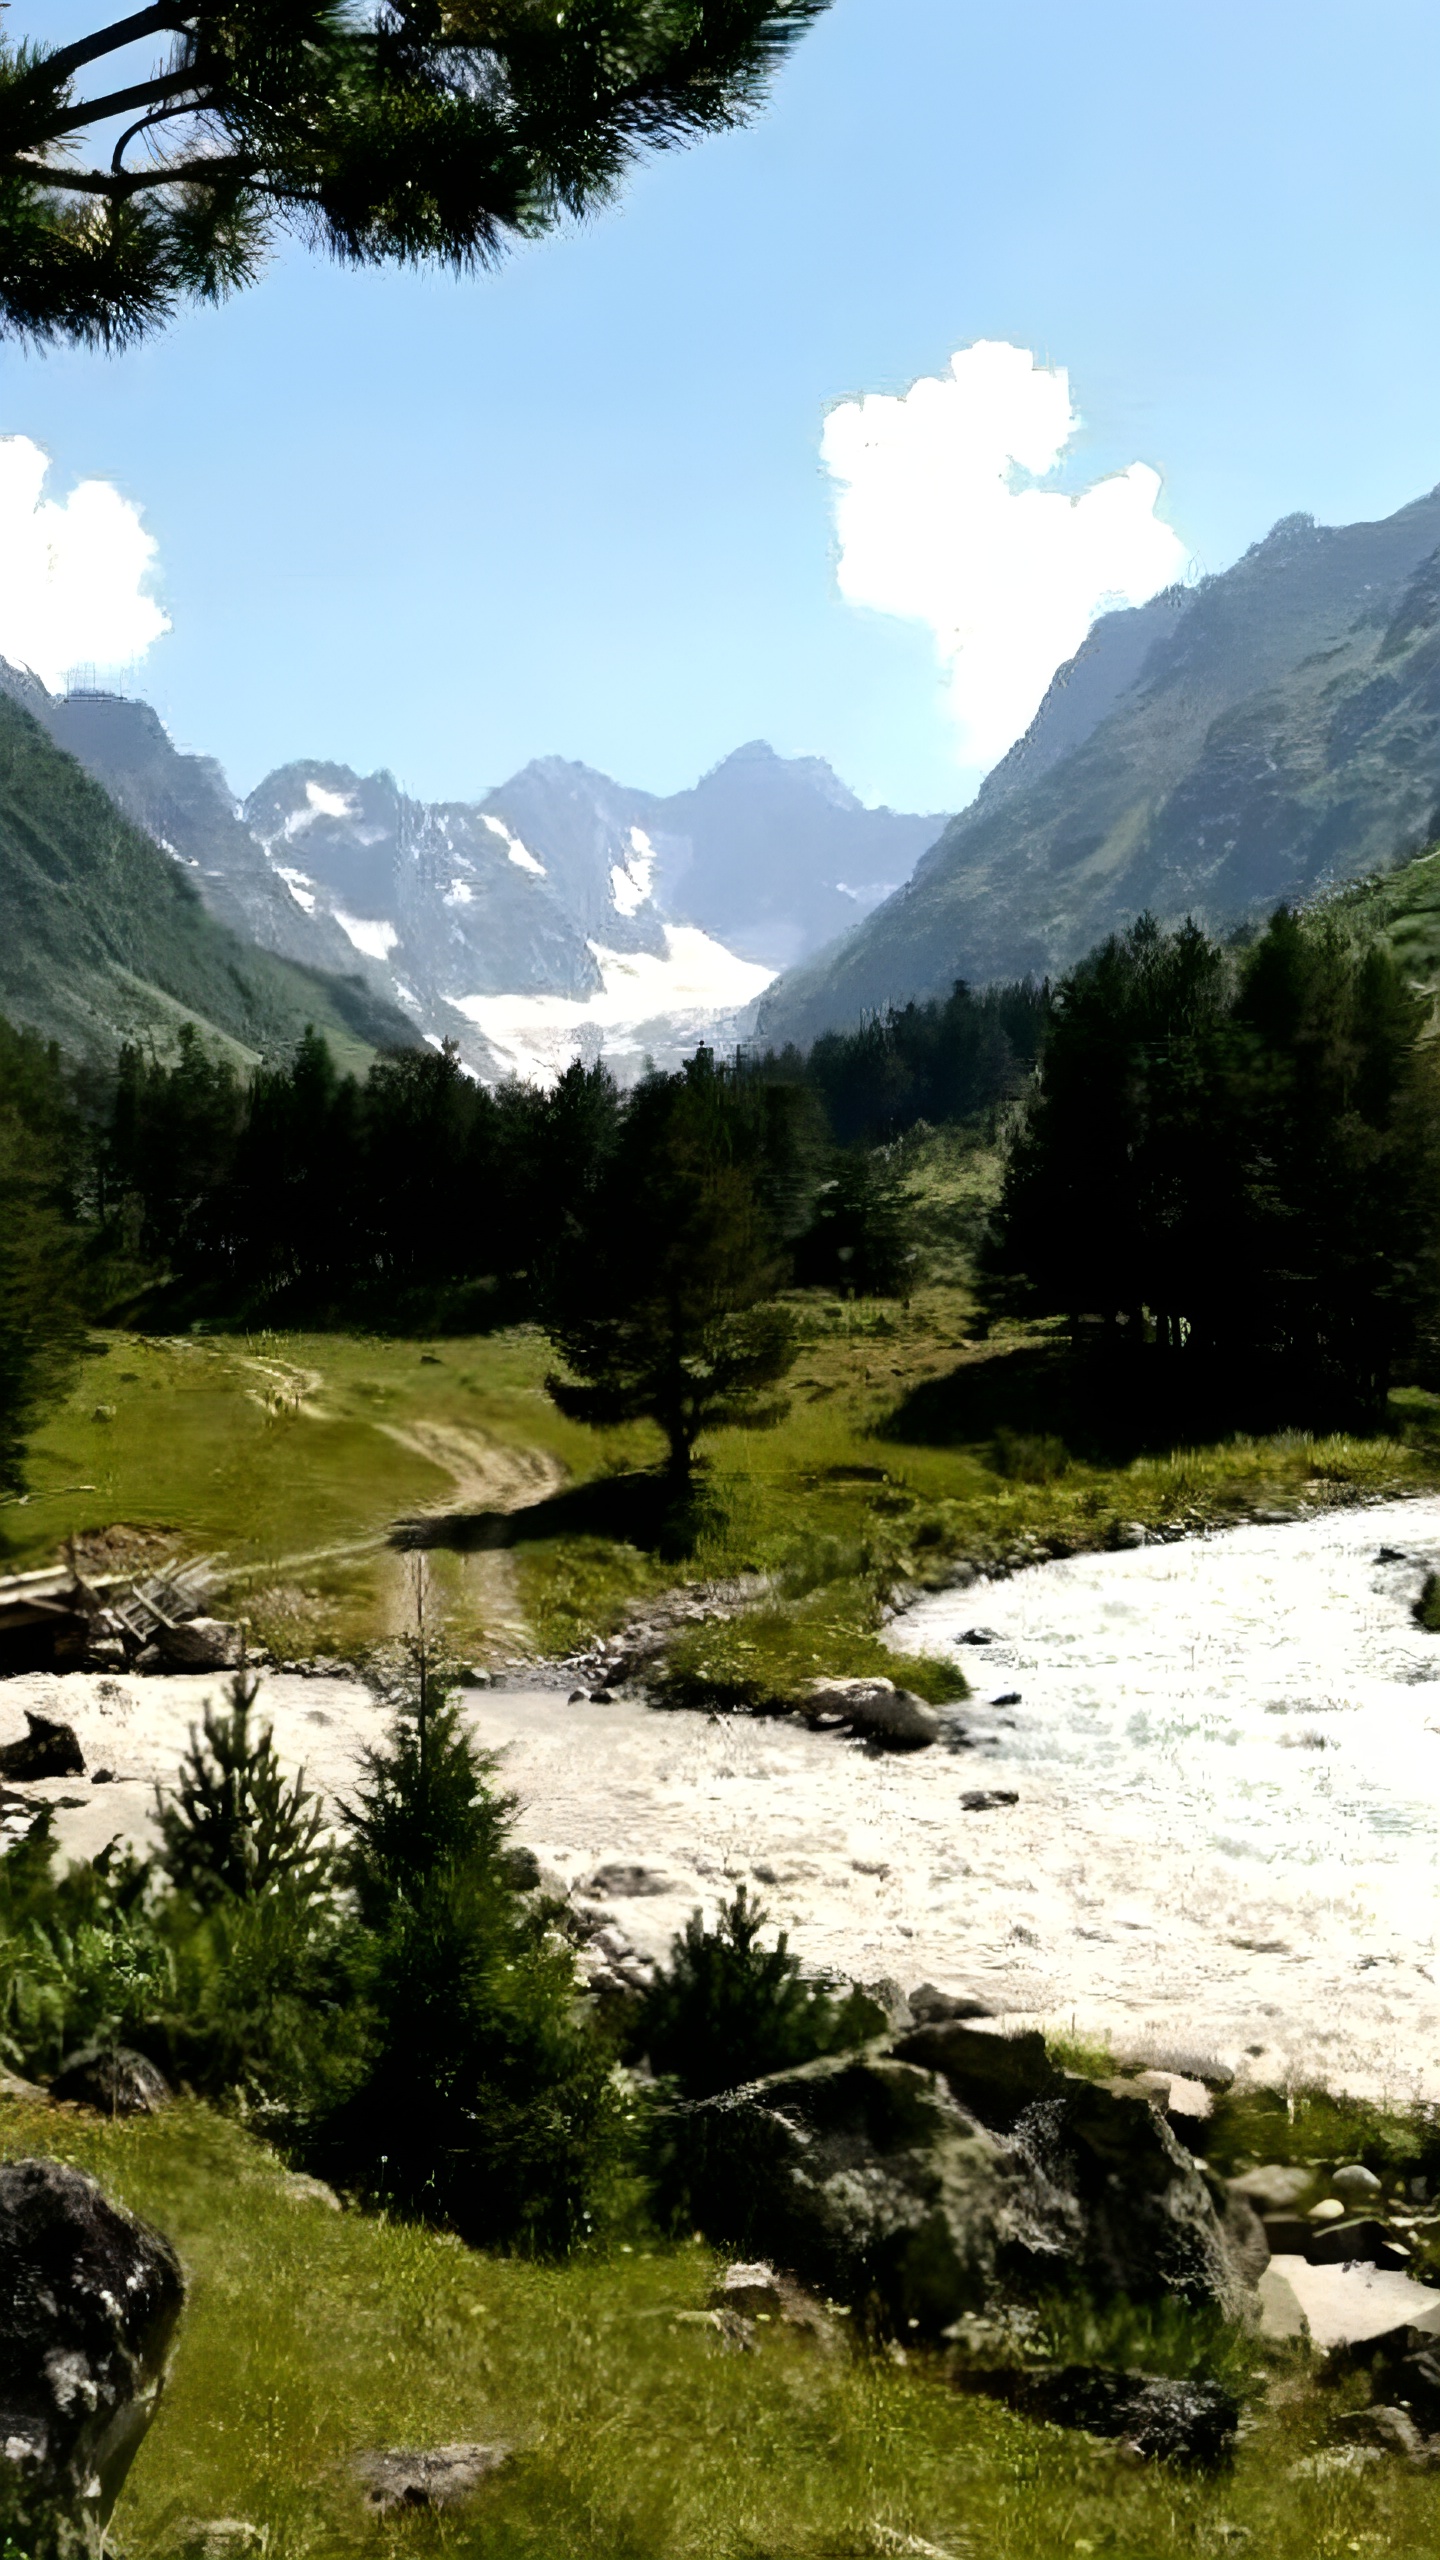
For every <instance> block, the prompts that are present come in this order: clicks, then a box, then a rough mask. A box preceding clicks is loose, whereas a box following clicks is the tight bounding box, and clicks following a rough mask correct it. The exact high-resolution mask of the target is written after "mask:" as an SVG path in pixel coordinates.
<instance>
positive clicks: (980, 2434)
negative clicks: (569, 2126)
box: [0, 2101, 1440, 2560]
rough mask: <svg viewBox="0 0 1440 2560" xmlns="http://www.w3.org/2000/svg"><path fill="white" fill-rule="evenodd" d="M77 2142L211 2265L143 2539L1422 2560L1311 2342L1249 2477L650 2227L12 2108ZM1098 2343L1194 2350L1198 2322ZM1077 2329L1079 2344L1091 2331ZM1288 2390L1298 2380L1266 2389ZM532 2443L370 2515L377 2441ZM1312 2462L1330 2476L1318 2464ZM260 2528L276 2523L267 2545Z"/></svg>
mask: <svg viewBox="0 0 1440 2560" xmlns="http://www.w3.org/2000/svg"><path fill="white" fill-rule="evenodd" d="M37 2154H39V2155H41V2156H48V2157H51V2158H58V2159H63V2160H68V2161H73V2162H74V2163H75V2164H76V2165H77V2166H79V2167H81V2168H83V2169H86V2170H89V2171H90V2172H91V2173H92V2174H93V2175H96V2176H98V2177H99V2178H100V2179H101V2180H102V2182H103V2183H104V2185H105V2186H106V2188H107V2189H108V2191H109V2192H110V2193H111V2194H113V2195H115V2196H117V2197H119V2198H120V2199H121V2200H122V2201H123V2202H124V2203H126V2204H128V2205H130V2206H131V2207H132V2208H134V2209H135V2210H136V2211H137V2212H140V2213H142V2214H144V2215H146V2216H147V2217H148V2218H149V2219H150V2220H151V2221H153V2222H154V2223H156V2224H158V2225H159V2227H160V2228H161V2229H162V2230H164V2231H165V2232H167V2233H168V2234H169V2235H170V2237H171V2238H172V2239H173V2241H174V2242H175V2245H176V2247H177V2248H178V2250H179V2253H180V2256H181V2259H182V2261H183V2263H184V2266H185V2268H186V2271H187V2274H188V2277H189V2281H190V2288H191V2291H190V2301H189V2305H188V2308H187V2310H186V2313H185V2316H184V2319H183V2321H182V2324H181V2328H180V2332H179V2339H178V2344H177V2350H176V2356H175V2364H174V2370H173V2376H172V2380H171V2383H170V2387H169V2389H168V2390H167V2392H166V2394H165V2397H164V2399H163V2401H162V2402H161V2406H160V2410H159V2413H158V2416H157V2418H156V2420H155V2423H154V2426H153V2427H152V2429H151V2432H150V2434H149V2436H148V2438H147V2439H146V2441H145V2443H144V2444H143V2445H142V2447H141V2449H140V2453H139V2456H138V2459H137V2461H136V2463H135V2467H134V2470H133V2472H132V2473H131V2476H130V2479H129V2481H128V2483H127V2485H126V2488H125V2490H124V2493H123V2495H122V2498H121V2501H120V2505H119V2507H118V2509H117V2512H116V2516H115V2522H114V2528H113V2530H114V2536H115V2540H116V2542H117V2544H118V2547H119V2548H120V2549H121V2550H122V2551H124V2552H125V2553H127V2554H128V2555H130V2560H180V2555H183V2554H185V2553H187V2552H193V2551H196V2550H199V2549H202V2548H210V2547H214V2548H219V2547H221V2541H222V2537H221V2534H220V2532H219V2531H218V2530H217V2531H216V2533H215V2534H214V2537H213V2542H207V2540H206V2537H205V2534H204V2528H205V2526H206V2525H207V2524H212V2523H218V2520H219V2519H220V2518H227V2519H230V2521H229V2523H228V2524H227V2525H226V2527H225V2528H224V2543H223V2547H224V2548H226V2549H232V2548H234V2549H239V2548H242V2547H243V2548H254V2549H255V2550H257V2551H268V2552H269V2553H270V2554H271V2555H272V2556H273V2560H311V2556H312V2555H313V2560H321V2555H323V2560H348V2555H350V2554H352V2553H353V2554H354V2555H356V2560H360V2555H362V2554H376V2555H381V2560H392V2555H393V2560H400V2555H402V2554H410V2555H416V2554H420V2553H439V2552H448V2553H451V2554H454V2555H456V2560H469V2555H472V2554H473V2555H474V2560H480V2555H481V2554H484V2555H485V2560H561V2555H563V2556H564V2560H885V2555H887V2554H893V2555H903V2554H905V2553H907V2552H908V2553H912V2554H916V2555H924V2554H928V2555H931V2560H962V2555H963V2560H1058V2555H1061V2554H1069V2553H1077V2554H1081V2555H1090V2554H1095V2555H1100V2560H1152V2555H1153V2560H1159V2555H1160V2554H1162V2553H1163V2554H1166V2555H1168V2560H1215V2555H1217V2554H1220V2553H1230V2552H1233V2551H1236V2550H1243V2551H1244V2552H1245V2553H1246V2554H1247V2555H1249V2560H1347V2555H1353V2554H1356V2553H1360V2554H1370V2553H1373V2554H1376V2555H1379V2554H1381V2553H1384V2554H1388V2555H1390V2560H1422V2555H1426V2554H1430V2553H1433V2551H1434V2549H1435V2544H1436V2534H1437V2527H1440V2482H1437V2480H1436V2479H1435V2477H1434V2475H1433V2474H1426V2473H1417V2472H1414V2471H1410V2470H1407V2469H1406V2468H1405V2467H1404V2466H1403V2465H1402V2464H1400V2463H1399V2462H1394V2461H1391V2462H1385V2463H1377V2464H1376V2465H1375V2466H1374V2468H1373V2469H1360V2468H1358V2467H1357V2468H1349V2469H1347V2468H1345V2467H1343V2466H1339V2467H1327V2466H1326V2464H1325V2463H1324V2462H1323V2461H1322V2462H1321V2463H1320V2464H1319V2465H1314V2457H1315V2455H1316V2453H1317V2452H1323V2451H1324V2450H1325V2449H1326V2448H1328V2447H1329V2446H1331V2445H1333V2443H1334V2441H1335V2438H1334V2433H1333V2430H1334V2426H1335V2421H1336V2418H1337V2417H1338V2416H1339V2415H1340V2414H1341V2412H1342V2411H1343V2410H1344V2409H1346V2408H1348V2407H1350V2406H1352V2405H1354V2403H1355V2401H1356V2399H1357V2398H1358V2396H1359V2386H1357V2385H1356V2384H1354V2383H1351V2384H1349V2385H1342V2386H1341V2387H1340V2388H1339V2389H1338V2390H1336V2389H1335V2388H1334V2387H1331V2388H1330V2389H1327V2390H1321V2389H1318V2388H1317V2387H1316V2385H1315V2383H1314V2382H1313V2381H1312V2380H1310V2379H1309V2378H1308V2375H1307V2369H1306V2363H1305V2359H1304V2358H1303V2356H1300V2355H1299V2354H1294V2355H1284V2356H1281V2357H1279V2358H1277V2359H1276V2360H1275V2361H1274V2362H1273V2363H1272V2364H1271V2366H1270V2369H1269V2372H1268V2374H1267V2373H1266V2372H1265V2370H1264V2369H1263V2368H1261V2369H1260V2370H1257V2371H1256V2373H1255V2375H1254V2382H1253V2384H1252V2394H1253V2396H1252V2399H1251V2411H1250V2415H1249V2417H1248V2419H1247V2422H1246V2433H1245V2434H1244V2436H1243V2437H1242V2440H1241V2443H1240V2446H1239V2450H1238V2455H1237V2459H1236V2463H1235V2467H1234V2470H1233V2471H1232V2472H1222V2473H1221V2474H1219V2475H1218V2476H1213V2477H1206V2476H1205V2475H1203V2474H1198V2475H1197V2474H1193V2473H1186V2472H1183V2471H1176V2470H1173V2469H1171V2468H1169V2467H1168V2466H1166V2465H1164V2464H1161V2463H1156V2464H1152V2465H1144V2466H1141V2467H1139V2468H1136V2467H1133V2466H1131V2465H1129V2464H1127V2462H1126V2460H1125V2458H1124V2455H1123V2453H1121V2452H1120V2451H1118V2450H1117V2448H1116V2447H1115V2446H1114V2445H1111V2444H1106V2443H1103V2442H1101V2441H1099V2440H1095V2439H1092V2438H1089V2437H1087V2436H1085V2435H1082V2434H1079V2433H1073V2432H1069V2431H1067V2430H1065V2429H1062V2428H1059V2427H1048V2426H1040V2425H1036V2424H1033V2423H1031V2422H1030V2421H1028V2420H1026V2419H1024V2418H1020V2417H1017V2416H1012V2414H1011V2413H1010V2412H1009V2411H1008V2410H1006V2409H1004V2408H1002V2407H1000V2406H998V2405H997V2404H995V2403H992V2402H988V2401H985V2400H981V2399H976V2398H973V2397H971V2396H969V2395H968V2394H961V2393H958V2392H956V2391H955V2390H954V2389H953V2388H951V2386H950V2385H949V2383H948V2381H947V2379H946V2375H945V2368H944V2362H943V2360H942V2359H941V2358H939V2357H935V2356H927V2355H919V2354H916V2353H914V2352H911V2353H910V2354H909V2355H908V2356H907V2355H905V2354H903V2353H900V2352H899V2351H893V2350H892V2352H891V2353H889V2354H887V2353H884V2352H878V2351H877V2352H869V2351H867V2350H866V2349H865V2348H864V2347H863V2345H861V2344H860V2343H859V2342H858V2341H856V2340H854V2339H852V2338H851V2336H850V2335H849V2331H848V2328H847V2326H846V2325H845V2324H844V2323H837V2324H836V2327H837V2330H838V2333H839V2334H838V2337H837V2338H836V2340H835V2341H834V2342H833V2343H832V2344H829V2345H828V2346H827V2344H826V2343H825V2342H824V2341H822V2340H821V2339H819V2338H817V2337H815V2336H813V2335H811V2334H809V2333H807V2332H805V2331H798V2330H791V2329H786V2328H782V2327H780V2326H779V2325H777V2324H773V2323H772V2324H767V2325H766V2326H764V2327H762V2328H759V2329H758V2330H757V2341H756V2346H755V2349H754V2351H753V2352H752V2353H750V2354H745V2355H737V2354H734V2353H730V2352H727V2349H726V2345H725V2342H724V2341H723V2340H722V2339H721V2338H720V2337H719V2336H717V2335H716V2333H715V2331H714V2330H713V2329H712V2328H710V2327H709V2326H708V2325H707V2323H706V2321H705V2319H704V2316H703V2315H704V2306H705V2303H706V2299H707V2295H708V2290H709V2286H710V2284H711V2282H712V2280H713V2277H714V2274H715V2272H716V2269H717V2266H718V2264H719V2263H720V2262H719V2261H718V2260H717V2258H716V2256H715V2254H714V2253H713V2252H712V2251H711V2250H709V2249H707V2248H704V2247H702V2246H700V2245H698V2244H695V2243H690V2242H686V2243H682V2244H680V2245H678V2246H674V2247H664V2246H660V2245H657V2244H656V2242H655V2241H654V2240H653V2239H651V2238H649V2237H647V2236H646V2235H645V2234H644V2233H643V2232H641V2231H638V2230H637V2232H636V2234H635V2238H634V2242H633V2244H632V2245H631V2246H630V2247H628V2248H626V2247H623V2246H622V2247H620V2248H618V2249H614V2250H611V2251H609V2252H606V2253H601V2252H599V2251H597V2252H595V2253H593V2254H589V2255H586V2256H582V2257H580V2258H578V2259H575V2260H572V2261H571V2262H570V2263H569V2264H568V2265H564V2266H544V2265H535V2264H533V2263H531V2264H527V2263H526V2262H524V2261H523V2260H519V2259H508V2260H506V2259H497V2258H489V2257H483V2256H480V2255H477V2254H475V2253H473V2252H471V2251H469V2250H466V2249H463V2248H461V2247H459V2246H458V2245H456V2244H455V2243H454V2242H453V2241H448V2240H446V2239H444V2238H442V2237H439V2236H437V2235H435V2234H433V2233H430V2232H426V2231H423V2230H417V2229H414V2228H406V2227H405V2226H403V2225H401V2224H398V2223H387V2222H384V2221H380V2220H375V2219H372V2218H370V2217H369V2216H366V2215H363V2214H360V2213H354V2212H345V2213H335V2212H333V2211H331V2210H329V2209H327V2207H326V2206H325V2205H324V2203H323V2202H320V2201H317V2200H315V2199H314V2198H312V2197H307V2196H305V2195H304V2194H303V2193H301V2194H297V2193H296V2192H295V2191H294V2189H293V2188H291V2187H290V2186H289V2184H288V2182H287V2180H286V2177H285V2174H284V2172H283V2170H282V2168H281V2166H280V2164H279V2162H278V2161H277V2160H276V2158H275V2156H274V2154H273V2153H272V2152H269V2151H267V2150H266V2149H265V2148H264V2146H263V2145H262V2144H260V2143H259V2142H257V2141H255V2140H254V2138H253V2137H252V2136H251V2135H249V2134H247V2133H245V2132H243V2131H242V2130H241V2129H240V2128H239V2127H238V2126H235V2125H231V2124H227V2123H224V2122H222V2121H221V2120H220V2119H219V2118H217V2117H215V2116H213V2115H211V2114H209V2113H208V2112H207V2111H206V2110H205V2109H203V2108H201V2107H198V2106H193V2105H189V2104H184V2103H182V2104H180V2105H177V2106H176V2107H174V2108H173V2109H171V2110H170V2111H169V2112H168V2113H166V2114H165V2115H163V2116H159V2117H154V2118H150V2119H145V2118H141V2119H138V2120H135V2121H131V2122H129V2123H126V2122H123V2121H122V2122H120V2123H116V2124H110V2123H106V2122H105V2121H104V2120H103V2119H101V2118H98V2117H95V2116H92V2115H87V2114H85V2113H84V2112H83V2111H81V2110H79V2109H76V2108H70V2107H58V2108H57V2107H48V2106H33V2105H28V2104H22V2103H16V2102H15V2101H0V2156H7V2157H11V2158H13V2157H16V2156H22V2157H24V2156H28V2157H34V2156H36V2155H37ZM1131 2330H1132V2333H1133V2334H1130V2335H1128V2336H1126V2337H1124V2338H1123V2339H1122V2338H1120V2337H1118V2336H1116V2337H1110V2336H1108V2335H1107V2336H1106V2337H1105V2338H1104V2339H1103V2340H1102V2339H1100V2338H1099V2337H1096V2338H1086V2339H1084V2340H1083V2342H1082V2341H1080V2340H1077V2341H1075V2346H1079V2349H1080V2351H1081V2352H1089V2353H1094V2352H1095V2351H1096V2347H1097V2345H1098V2346H1099V2347H1100V2349H1101V2352H1102V2353H1103V2352H1104V2349H1105V2347H1106V2346H1107V2345H1108V2346H1109V2348H1110V2350H1111V2352H1112V2353H1115V2352H1117V2350H1118V2360H1120V2361H1124V2360H1125V2355H1126V2353H1127V2351H1128V2353H1129V2354H1130V2355H1131V2356H1133V2355H1134V2354H1135V2353H1136V2352H1137V2351H1138V2352H1140V2353H1141V2354H1142V2355H1147V2356H1148V2358H1149V2359H1150V2360H1152V2361H1154V2362H1158V2363H1160V2364H1161V2365H1162V2366H1163V2368H1164V2369H1167V2370H1172V2371H1178V2372H1182V2373H1183V2372H1186V2371H1189V2370H1193V2369H1196V2368H1197V2367H1198V2366H1199V2364H1200V2359H1201V2354H1202V2353H1203V2343H1204V2342H1203V2341H1202V2340H1200V2339H1199V2338H1198V2336H1197V2335H1195V2334H1192V2327H1191V2325H1190V2324H1187V2323H1186V2322H1185V2321H1184V2319H1183V2317H1182V2318H1179V2319H1170V2320H1168V2321H1167V2322H1165V2323H1163V2324H1162V2323H1155V2322H1151V2323H1149V2324H1148V2328H1146V2327H1144V2326H1142V2323H1141V2321H1140V2320H1139V2319H1136V2318H1132V2322H1131ZM1071 2351H1072V2352H1073V2351H1075V2349H1074V2346H1072V2347H1071ZM1267 2383H1268V2388H1267V2387H1266V2385H1267ZM497 2438H499V2439H501V2440H503V2441H506V2442H508V2443H510V2444H512V2445H513V2446H514V2448H515V2457H514V2460H513V2462H512V2463H511V2465H510V2466H509V2468H508V2469H507V2470H505V2471H504V2472H502V2473H501V2474H500V2475H499V2476H498V2477H497V2478H496V2479H495V2480H493V2481H492V2482H491V2483H490V2484H489V2486H488V2487H487V2488H486V2489H485V2490H483V2491H482V2492H481V2494H480V2495H479V2496H478V2497H477V2498H476V2499H475V2501H474V2502H473V2504H472V2505H471V2506H469V2507H468V2508H466V2509H462V2510H460V2511H459V2512H457V2513H455V2514H453V2515H451V2516H449V2517H447V2518H445V2519H444V2520H443V2521H441V2520H440V2519H437V2518H431V2517H426V2516H422V2515H410V2516H398V2517H396V2518H394V2519H392V2520H390V2521H388V2522H382V2521H380V2520H378V2519H376V2518H374V2517H372V2516H370V2515H368V2514H367V2513H366V2510H365V2506H364V2502H363V2498H362V2495H361V2492H360V2490H359V2487H358V2485H357V2483H356V2481H355V2479H354V2477H353V2473H352V2471H351V2467H350V2466H351V2464H352V2463H353V2461H354V2458H355V2456H356V2455H357V2454H361V2453H365V2452H369V2451H374V2450H376V2449H379V2448H382V2447H386V2446H396V2445H409V2446H427V2445H436V2444H444V2443H454V2442H457V2441H458V2442H465V2441H470V2442H474V2441H477V2440H478V2441H481V2442H487V2441H489V2442H493V2441H494V2440H495V2439H497ZM1312 2466H1314V2467H1312ZM247 2536H248V2539H247Z"/></svg>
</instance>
